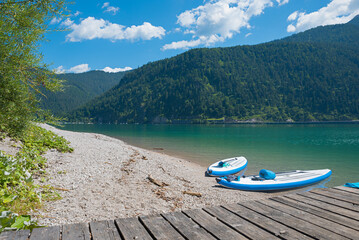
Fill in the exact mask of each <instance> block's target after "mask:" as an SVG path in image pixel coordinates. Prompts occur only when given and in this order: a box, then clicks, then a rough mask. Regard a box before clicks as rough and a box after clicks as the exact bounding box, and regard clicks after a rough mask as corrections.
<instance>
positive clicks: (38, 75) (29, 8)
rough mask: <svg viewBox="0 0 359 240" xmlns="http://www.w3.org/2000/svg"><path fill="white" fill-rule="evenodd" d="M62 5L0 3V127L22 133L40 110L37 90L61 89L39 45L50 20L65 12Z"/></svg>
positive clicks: (47, 0) (49, 0) (56, 1)
mask: <svg viewBox="0 0 359 240" xmlns="http://www.w3.org/2000/svg"><path fill="white" fill-rule="evenodd" d="M63 6H64V3H63V1H61V0H37V1H13V0H5V1H2V2H1V3H0V61H1V62H0V131H5V132H7V133H9V134H11V135H18V134H21V133H22V131H23V130H24V129H26V128H27V127H28V125H29V124H30V122H31V121H32V120H34V119H35V118H36V116H37V115H38V114H39V109H38V107H37V102H38V100H37V97H36V94H41V89H42V88H45V89H48V90H51V91H55V90H58V89H60V87H61V81H59V80H58V79H57V78H55V77H54V74H53V73H52V72H51V71H49V70H48V69H47V66H46V65H45V64H43V63H42V56H41V54H40V53H39V51H38V49H39V46H40V45H39V42H41V41H43V40H44V33H45V32H46V31H47V23H48V22H49V21H50V20H51V19H52V18H53V17H55V16H57V17H59V16H60V15H62V12H61V9H62V8H63Z"/></svg>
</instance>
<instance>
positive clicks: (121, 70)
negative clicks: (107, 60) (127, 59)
mask: <svg viewBox="0 0 359 240" xmlns="http://www.w3.org/2000/svg"><path fill="white" fill-rule="evenodd" d="M129 70H132V68H131V67H124V68H110V67H105V68H104V69H102V71H104V72H108V73H117V72H124V71H129Z"/></svg>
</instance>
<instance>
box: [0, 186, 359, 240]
mask: <svg viewBox="0 0 359 240" xmlns="http://www.w3.org/2000/svg"><path fill="white" fill-rule="evenodd" d="M8 239H9V240H10V239H11V240H34V239H36V240H42V239H46V240H77V239H79V240H80V239H81V240H97V239H99V240H100V239H101V240H122V239H124V240H127V239H128V240H129V239H131V240H132V239H145V240H146V239H171V240H177V239H359V189H354V188H347V187H343V186H340V187H334V188H329V189H314V190H312V191H309V192H305V193H297V194H287V195H283V196H280V197H274V198H269V199H264V200H257V201H247V202H241V203H238V204H226V205H223V206H213V207H206V208H203V209H192V210H185V211H182V212H172V213H164V214H157V215H150V216H140V217H135V218H121V219H116V220H106V221H98V222H90V223H77V224H68V225H62V226H53V227H45V228H36V229H34V230H33V231H32V232H31V233H30V231H29V230H22V231H11V232H3V233H1V234H0V240H8Z"/></svg>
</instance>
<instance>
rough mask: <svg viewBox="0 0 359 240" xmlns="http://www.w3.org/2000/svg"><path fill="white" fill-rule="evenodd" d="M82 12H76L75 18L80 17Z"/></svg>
mask: <svg viewBox="0 0 359 240" xmlns="http://www.w3.org/2000/svg"><path fill="white" fill-rule="evenodd" d="M81 13H82V12H80V11H76V12H75V13H74V14H73V15H74V16H75V17H77V16H78V15H80V14H81Z"/></svg>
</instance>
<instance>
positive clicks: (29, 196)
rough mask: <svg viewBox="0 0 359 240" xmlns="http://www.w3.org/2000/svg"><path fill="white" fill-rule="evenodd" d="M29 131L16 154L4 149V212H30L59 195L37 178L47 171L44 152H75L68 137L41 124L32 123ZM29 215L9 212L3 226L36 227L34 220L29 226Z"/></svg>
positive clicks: (0, 169)
mask: <svg viewBox="0 0 359 240" xmlns="http://www.w3.org/2000/svg"><path fill="white" fill-rule="evenodd" d="M25 133H26V134H24V135H23V136H22V137H21V138H18V139H17V140H19V141H21V143H22V144H21V149H20V151H19V152H18V153H17V155H16V156H10V155H7V154H5V153H3V152H1V151H0V203H1V205H0V212H4V211H11V212H16V213H19V214H26V213H28V212H29V211H30V210H36V209H38V208H39V207H41V203H42V202H43V201H44V200H45V201H47V200H53V199H58V198H59V195H58V194H57V193H56V192H55V191H54V190H53V189H52V188H51V187H50V186H46V185H45V186H40V185H36V184H35V183H34V181H33V177H34V176H36V177H39V176H41V175H42V174H44V172H45V167H46V159H45V158H44V157H43V156H42V154H43V153H44V152H46V151H47V150H49V149H57V150H58V151H60V152H72V151H73V149H72V148H71V147H69V142H67V141H66V140H65V139H64V138H62V137H59V136H57V135H55V134H54V133H53V132H51V131H47V130H45V129H43V128H40V127H38V126H34V125H30V126H29V127H28V128H27V130H26V132H25ZM4 214H5V213H4ZM3 217H4V216H3ZM27 218H28V216H23V215H21V216H20V217H19V216H17V217H16V215H14V214H10V215H9V214H7V215H6V217H4V218H3V219H2V220H1V221H5V220H6V219H8V220H9V222H8V223H7V224H5V223H4V225H3V224H1V225H2V227H9V226H10V227H16V226H21V228H22V227H30V226H33V223H29V225H26V224H27V223H25V221H26V222H29V220H26V219H27ZM4 219H5V220H4ZM10 220H11V221H10ZM23 220H24V221H23ZM10 223H11V224H10ZM9 224H10V225H9ZM24 224H25V225H24ZM2 227H0V228H2Z"/></svg>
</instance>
